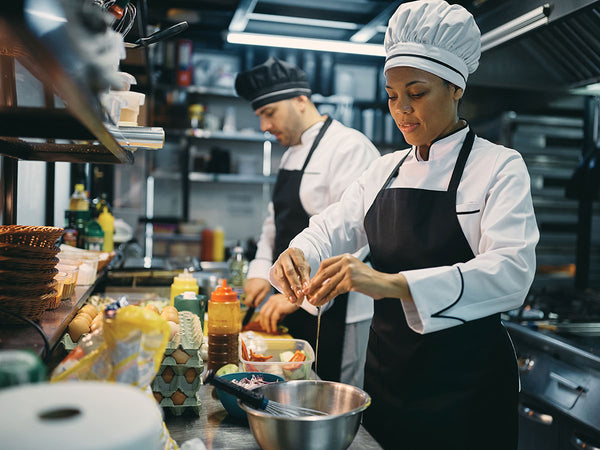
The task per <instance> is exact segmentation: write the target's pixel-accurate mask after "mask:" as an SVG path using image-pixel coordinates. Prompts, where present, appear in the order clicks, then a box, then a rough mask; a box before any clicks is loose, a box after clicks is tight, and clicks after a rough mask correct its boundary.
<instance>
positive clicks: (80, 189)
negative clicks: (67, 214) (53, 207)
mask: <svg viewBox="0 0 600 450" xmlns="http://www.w3.org/2000/svg"><path fill="white" fill-rule="evenodd" d="M89 209H90V203H89V199H88V195H87V193H86V192H85V187H84V186H83V184H81V183H77V184H76V185H75V190H74V191H73V194H71V199H70V200H69V210H71V211H88V210H89Z"/></svg>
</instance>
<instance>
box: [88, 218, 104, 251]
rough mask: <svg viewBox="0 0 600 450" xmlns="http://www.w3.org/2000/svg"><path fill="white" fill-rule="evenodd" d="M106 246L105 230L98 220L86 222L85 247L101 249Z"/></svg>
mask: <svg viewBox="0 0 600 450" xmlns="http://www.w3.org/2000/svg"><path fill="white" fill-rule="evenodd" d="M103 247H104V230H102V227H101V226H100V224H99V223H98V221H97V220H95V219H92V220H90V221H89V222H87V223H86V224H85V249H86V250H100V251H102V249H103Z"/></svg>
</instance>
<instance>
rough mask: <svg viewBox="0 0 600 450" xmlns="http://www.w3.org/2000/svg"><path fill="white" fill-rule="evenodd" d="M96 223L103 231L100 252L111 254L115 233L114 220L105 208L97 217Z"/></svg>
mask: <svg viewBox="0 0 600 450" xmlns="http://www.w3.org/2000/svg"><path fill="white" fill-rule="evenodd" d="M98 223H99V224H100V226H101V227H102V230H103V231H104V247H103V249H102V250H104V251H105V252H112V251H113V249H114V243H113V235H114V233H115V218H114V217H113V215H112V214H111V213H109V212H108V208H107V207H106V206H105V207H104V208H103V211H102V212H101V213H100V215H99V216H98Z"/></svg>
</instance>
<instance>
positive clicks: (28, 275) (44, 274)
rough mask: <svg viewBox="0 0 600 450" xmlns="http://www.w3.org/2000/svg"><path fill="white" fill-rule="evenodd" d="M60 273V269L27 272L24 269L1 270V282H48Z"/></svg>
mask: <svg viewBox="0 0 600 450" xmlns="http://www.w3.org/2000/svg"><path fill="white" fill-rule="evenodd" d="M57 273H58V269H48V270H36V271H34V272H27V271H24V270H21V271H18V270H0V283H2V285H3V286H4V284H28V283H47V282H48V281H50V280H52V278H54V275H56V274H57Z"/></svg>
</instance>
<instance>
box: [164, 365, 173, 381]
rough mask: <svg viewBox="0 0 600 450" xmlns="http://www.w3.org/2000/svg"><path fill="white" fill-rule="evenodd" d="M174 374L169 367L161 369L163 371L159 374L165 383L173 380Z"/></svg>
mask: <svg viewBox="0 0 600 450" xmlns="http://www.w3.org/2000/svg"><path fill="white" fill-rule="evenodd" d="M174 376H175V372H173V369H171V368H170V367H167V368H166V369H165V370H163V373H162V374H161V377H162V379H163V380H165V383H170V382H171V381H173V377H174Z"/></svg>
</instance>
